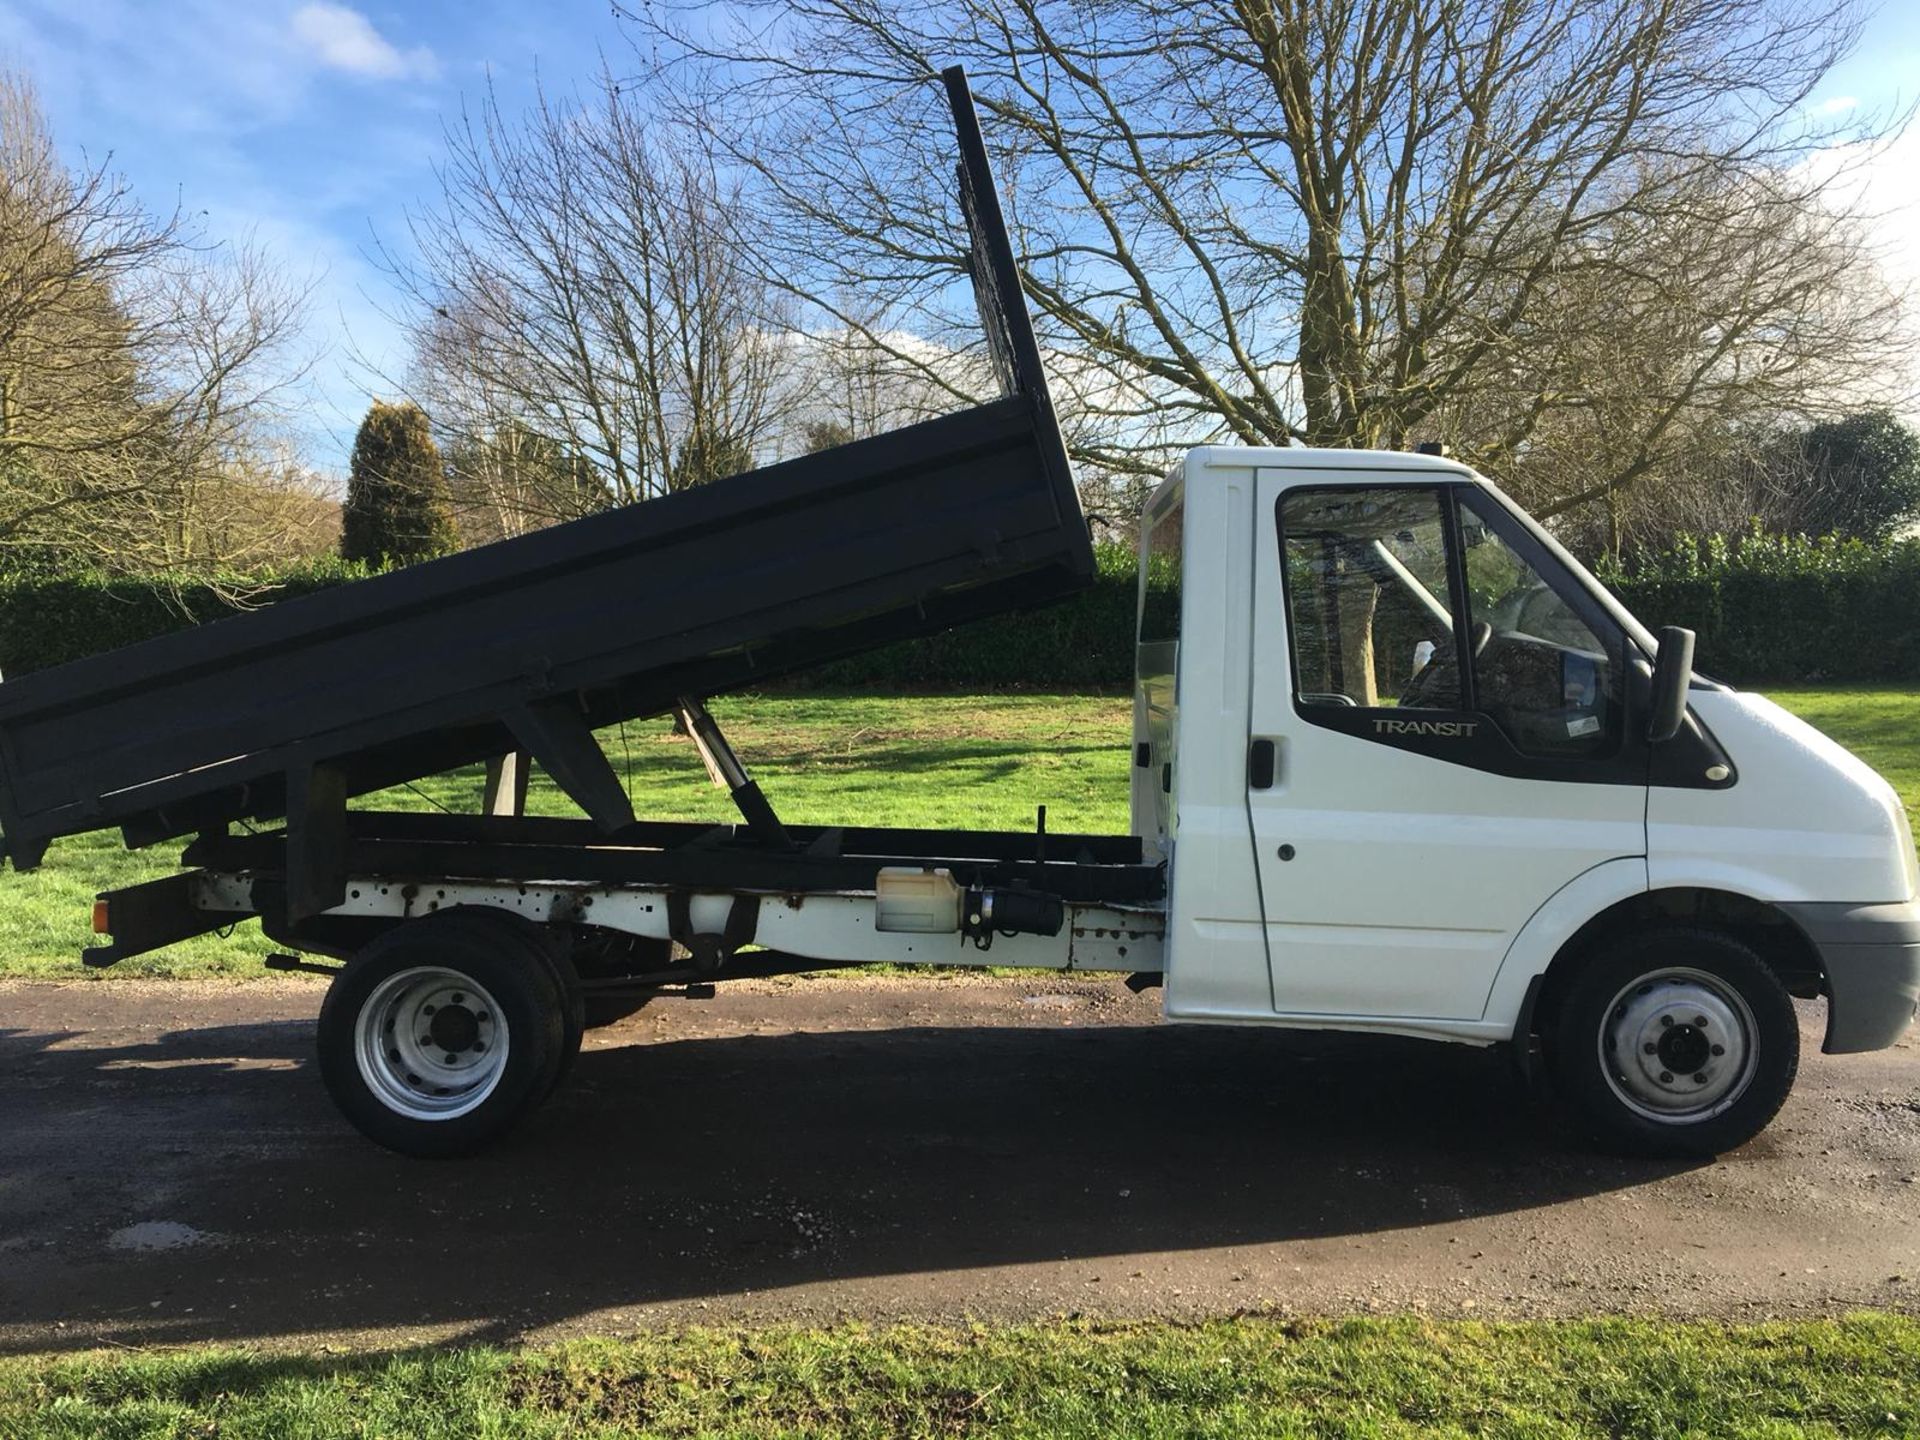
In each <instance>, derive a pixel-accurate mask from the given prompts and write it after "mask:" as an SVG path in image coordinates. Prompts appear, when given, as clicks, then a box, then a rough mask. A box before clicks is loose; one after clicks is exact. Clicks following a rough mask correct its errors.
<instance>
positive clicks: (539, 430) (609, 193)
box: [388, 81, 792, 534]
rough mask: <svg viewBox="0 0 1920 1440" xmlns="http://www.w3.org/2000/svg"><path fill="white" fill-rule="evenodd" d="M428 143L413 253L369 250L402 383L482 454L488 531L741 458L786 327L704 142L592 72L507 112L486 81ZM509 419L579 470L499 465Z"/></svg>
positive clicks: (782, 379) (780, 356)
mask: <svg viewBox="0 0 1920 1440" xmlns="http://www.w3.org/2000/svg"><path fill="white" fill-rule="evenodd" d="M447 143H448V155H447V159H446V162H445V164H444V165H443V167H442V171H441V194H440V198H439V201H438V203H437V204H436V205H435V206H434V207H432V208H431V209H429V210H427V211H425V212H424V213H421V214H419V215H417V216H415V217H414V219H413V222H412V240H413V248H414V250H415V252H416V253H417V255H418V257H419V258H418V260H417V262H413V261H402V260H400V259H398V258H396V257H393V256H389V261H388V263H389V268H390V270H391V271H392V273H393V274H394V275H395V277H396V279H397V280H398V282H399V284H400V287H401V290H402V293H403V294H404V296H405V297H406V301H407V304H408V311H409V313H408V321H409V323H410V325H411V327H412V332H413V340H414V372H413V378H412V381H411V386H410V388H411V389H412V390H413V392H414V394H415V395H416V397H417V398H418V399H419V400H420V402H421V403H422V404H423V405H424V406H425V407H426V408H427V409H428V411H429V413H430V414H432V416H433V417H434V421H435V424H436V426H437V427H438V428H439V429H440V430H441V431H442V433H443V434H445V435H447V436H448V437H449V439H448V448H449V450H450V451H452V452H453V453H455V454H456V456H458V455H461V454H465V455H468V456H476V457H485V458H486V459H487V460H488V462H489V463H492V464H493V465H494V467H495V468H494V470H493V472H492V473H491V474H477V475H475V476H469V477H466V480H465V482H464V483H466V484H467V485H468V486H469V487H471V486H473V485H478V486H479V487H480V488H481V489H482V490H490V492H491V494H492V495H493V500H492V501H491V502H490V503H492V504H493V506H494V508H495V510H496V512H499V513H498V523H499V525H500V527H501V529H502V531H503V533H508V534H511V533H515V531H516V530H517V529H520V528H525V527H526V526H528V525H534V524H543V523H548V522H550V521H551V520H553V519H558V518H565V517H566V515H567V513H569V510H570V508H571V507H573V506H576V505H579V504H582V503H588V504H591V503H603V502H604V501H607V500H610V501H612V502H613V503H619V504H625V503H629V502H631V501H634V500H640V499H645V498H647V497H649V496H653V495H660V494H665V493H667V492H668V491H671V490H677V489H682V488H685V487H686V486H689V485H695V484H700V483H702V482H704V481H706V480H710V479H713V478H715V477H716V476H718V475H722V474H727V473H730V472H731V471H733V470H736V469H740V468H744V467H745V466H746V465H748V464H751V463H752V461H753V459H754V457H755V456H756V455H757V454H758V453H759V452H760V451H761V450H762V449H763V448H764V447H766V446H768V445H769V444H770V443H771V442H772V439H773V437H774V436H775V435H776V434H777V433H778V431H779V429H780V426H781V423H782V421H783V419H784V416H785V412H786V409H787V407H788V406H789V405H790V404H791V403H792V387H791V385H790V384H789V383H788V382H787V371H788V368H789V366H790V363H791V347H790V346H789V345H788V344H787V343H786V339H787V337H786V331H787V329H788V326H787V321H786V317H785V315H784V314H783V311H782V306H781V304H780V303H779V300H778V297H777V296H776V295H775V294H774V293H772V292H771V291H769V290H768V289H767V288H766V287H764V286H762V285H760V284H759V283H758V282H757V281H756V280H755V278H754V277H753V276H752V274H751V273H750V272H749V271H748V270H747V269H746V267H744V266H743V265H742V264H741V263H740V259H739V255H740V247H741V245H742V244H743V243H744V240H743V237H742V235H741V234H740V233H739V230H738V227H739V223H740V216H739V214H738V213H737V207H736V205H735V202H734V196H733V193H732V190H731V189H730V187H729V185H728V183H727V182H726V181H725V180H724V179H723V177H722V176H721V174H720V173H719V172H718V170H717V169H716V168H715V166H714V165H713V164H712V163H711V161H710V160H709V159H708V158H707V157H705V156H703V155H702V154H700V153H699V151H698V150H697V149H695V148H694V147H692V146H691V145H689V144H687V143H686V142H685V140H684V137H680V138H676V137H675V136H673V135H672V134H671V133H670V132H669V130H668V129H667V128H666V127H664V126H653V125H650V124H649V123H648V122H647V121H646V119H645V118H644V117H643V116H642V115H641V114H640V112H639V110H638V108H637V107H636V106H635V105H634V104H633V103H631V101H630V99H629V97H627V96H626V95H624V94H623V93H622V91H621V90H620V88H619V87H618V86H617V85H615V84H613V83H612V82H611V81H605V82H603V83H602V84H601V85H600V86H599V87H598V88H597V89H596V90H595V91H594V92H593V93H592V94H591V96H590V97H589V98H588V99H586V100H584V101H581V102H578V103H565V104H563V103H559V102H556V101H553V100H551V99H549V98H547V97H545V96H543V97H542V98H541V100H540V102H539V103H538V105H537V106H536V107H535V109H534V110H533V111H532V112H531V113H530V114H528V115H527V116H525V117H524V118H523V119H522V120H520V121H517V122H516V121H513V120H510V119H509V118H507V117H505V116H503V115H502V114H501V112H500V110H499V107H498V104H497V102H496V101H495V99H494V98H493V97H492V96H491V95H489V96H488V97H487V98H486V100H485V102H484V103H483V105H482V107H481V109H480V112H479V115H478V118H477V119H472V118H469V119H468V120H466V121H465V122H464V123H462V124H461V125H459V126H458V127H456V128H453V129H452V130H450V131H449V134H448V137H447ZM528 437H537V439H538V441H539V442H540V443H541V444H543V445H546V446H548V447H550V448H551V449H552V450H553V451H554V453H560V452H564V453H565V454H566V455H567V456H570V457H574V458H575V459H576V460H577V461H578V462H579V463H581V464H584V465H585V466H587V467H589V468H590V470H591V472H592V474H593V475H594V476H595V477H597V478H596V480H595V482H594V483H593V484H591V485H581V484H577V483H574V481H575V480H576V479H577V478H578V477H577V475H576V474H575V472H574V471H573V470H572V469H571V468H569V467H570V466H571V465H572V464H573V463H574V461H573V460H570V461H569V462H568V465H567V466H561V467H559V468H558V469H556V468H554V467H552V466H544V467H536V469H534V470H529V469H528V468H527V467H526V466H524V465H520V464H518V462H517V461H510V463H506V464H504V465H502V464H501V463H500V462H501V461H502V459H503V456H506V455H508V454H509V453H510V452H511V449H512V445H513V444H514V443H517V441H518V440H524V439H526V438H528ZM503 440H504V441H505V442H507V445H508V450H507V451H505V452H503V450H502V448H501V445H502V442H503ZM554 479H558V480H560V481H561V482H562V483H561V484H560V485H559V487H558V489H557V490H556V489H554V488H553V487H552V486H549V485H547V484H546V483H545V481H547V480H554ZM460 483H461V482H457V483H456V488H460ZM508 511H513V512H515V513H513V514H511V515H510V514H507V513H506V512H508Z"/></svg>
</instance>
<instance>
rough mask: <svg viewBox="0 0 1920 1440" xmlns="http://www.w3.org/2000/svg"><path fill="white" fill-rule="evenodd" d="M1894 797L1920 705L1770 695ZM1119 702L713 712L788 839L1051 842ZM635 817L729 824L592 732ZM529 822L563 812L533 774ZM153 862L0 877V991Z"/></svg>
mask: <svg viewBox="0 0 1920 1440" xmlns="http://www.w3.org/2000/svg"><path fill="white" fill-rule="evenodd" d="M1768 693H1769V694H1771V695H1772V697H1773V698H1774V699H1775V700H1778V701H1779V702H1780V703H1781V704H1783V705H1785V706H1786V707H1787V708H1788V709H1790V710H1793V711H1795V712H1796V713H1798V714H1800V715H1803V716H1805V717H1806V718H1807V719H1808V720H1810V721H1812V722H1813V723H1814V724H1815V725H1818V726H1820V728H1822V729H1823V730H1825V731H1827V732H1828V733H1829V734H1831V735H1833V736H1834V737H1835V738H1836V739H1838V740H1839V741H1841V743H1843V744H1845V745H1847V746H1849V747H1850V748H1852V749H1853V750H1855V751H1856V752H1858V753H1859V754H1860V755H1861V756H1862V757H1863V758H1865V759H1866V760H1867V761H1868V762H1870V763H1871V764H1872V765H1874V766H1875V767H1876V768H1877V769H1879V770H1880V772H1881V773H1882V774H1884V775H1886V776H1887V778H1888V779H1890V780H1891V781H1892V782H1893V784H1894V786H1895V788H1896V789H1898V790H1899V791H1900V793H1901V795H1902V797H1903V798H1904V799H1905V801H1906V804H1907V808H1908V810H1909V812H1911V813H1912V814H1913V815H1914V817H1915V826H1916V828H1917V829H1920V693H1917V692H1915V691H1912V690H1875V689H1842V690H1781V691H1771V692H1768ZM1130 703H1131V702H1130V701H1129V700H1127V699H1126V698H1125V697H1116V696H1112V695H991V696H971V695H963V696H926V695H915V696H875V695H844V696H747V697H735V698H729V699H722V700H718V701H716V702H715V703H714V707H713V708H714V712H715V714H716V715H718V716H719V718H720V720H721V723H722V724H723V725H724V726H725V727H726V729H727V732H728V734H729V735H730V736H731V737H732V739H733V741H734V743H735V745H736V747H737V748H738V749H739V750H740V752H741V754H742V755H744V756H745V757H746V758H747V760H748V763H749V765H750V766H751V767H752V769H753V771H754V774H755V776H756V777H757V778H758V779H759V780H760V782H761V784H762V786H763V787H764V788H765V789H766V791H767V793H768V794H769V795H770V796H771V797H772V798H773V800H774V803H775V804H776V805H777V806H778V807H779V809H780V812H781V814H782V815H784V816H785V817H787V818H788V819H790V820H793V821H796V822H798V823H801V824H841V823H853V824H862V825H917V826H927V827H943V828H944V827H955V828H971V829H1016V830H1018V829H1026V828H1028V827H1030V826H1031V825H1032V824H1033V820H1034V807H1035V805H1038V804H1044V805H1046V806H1047V807H1048V816H1047V823H1048V825H1049V827H1050V828H1051V829H1052V830H1054V831H1056V832H1064V831H1075V830H1077V831H1083V832H1085V831H1091V832H1111V831H1124V830H1125V829H1126V828H1127V825H1128V818H1127V783H1128V768H1127V761H1128V753H1127V752H1128V745H1129V740H1130V728H1131V721H1130ZM601 739H602V743H603V744H604V746H605V748H606V751H607V754H608V755H609V756H610V757H611V759H612V761H613V763H614V766H615V768H616V769H618V770H620V771H621V772H622V773H623V774H624V775H625V776H626V778H627V781H628V787H629V789H630V790H631V792H632V793H633V795H634V796H635V797H636V808H637V809H638V810H639V811H640V813H641V814H643V815H646V816H649V817H651V818H656V819H667V820H712V821H731V820H733V819H736V818H737V817H736V815H735V813H734V811H733V809H732V807H731V805H730V804H729V802H728V800H727V798H726V796H725V795H724V794H723V793H722V792H720V791H718V790H716V789H715V788H714V787H713V786H712V785H711V784H710V783H709V782H708V780H707V777H706V772H705V771H704V770H703V769H701V767H700V764H699V761H698V759H697V758H696V756H695V754H694V752H693V748H692V746H691V744H689V742H688V741H687V740H686V739H684V738H682V737H676V736H675V735H673V733H672V731H671V729H670V727H669V726H668V725H667V724H666V723H665V722H664V721H648V722H644V723H635V724H632V725H628V726H625V727H622V728H616V729H613V730H609V731H605V732H603V734H602V736H601ZM481 784H482V781H481V774H480V771H479V769H478V768H470V769H466V770H458V771H453V772H451V773H449V774H446V775H439V776H435V777H433V778H431V779H429V780H426V781H422V782H421V783H420V784H419V785H417V786H409V787H403V788H401V789H398V790H392V791H388V792H386V793H384V794H382V795H378V796H369V797H367V798H366V799H365V800H364V801H362V802H359V803H361V804H363V805H365V806H368V807H370V808H377V807H383V808H393V809H413V810H419V809H429V808H435V807H438V808H444V809H448V810H467V811H471V810H474V809H476V808H478V805H479V800H480V791H481ZM528 809H529V810H530V811H532V812H533V813H534V814H549V815H557V814H569V813H573V811H572V806H571V804H570V802H569V801H568V800H567V799H566V797H565V796H563V795H561V794H560V792H559V791H558V790H556V789H554V788H553V786H552V785H551V784H550V783H549V782H548V781H547V780H546V779H545V777H544V776H541V775H538V774H536V776H535V779H534V785H533V788H532V791H531V792H530V794H529V796H528ZM174 864H175V858H174V853H173V852H172V851H171V850H170V849H168V848H167V847H165V846H161V847H157V848H155V849H153V850H148V851H142V852H137V853H129V852H128V851H126V850H124V849H122V848H121V847H120V843H119V838H118V835H117V834H116V833H109V834H99V835H83V836H77V837H74V838H72V839H68V840H63V841H60V842H58V843H57V844H55V845H54V847H53V849H52V850H51V851H50V852H49V854H48V856H47V861H46V863H45V865H43V866H42V867H41V868H40V869H39V870H37V871H34V872H33V873H31V874H27V875H11V874H9V875H6V876H4V877H0V977H8V976H11V977H31V978H43V979H55V978H59V979H77V978H80V977H82V976H85V975H88V974H92V973H95V972H89V971H85V970H83V969H82V968H81V967H80V965H79V964H78V963H77V956H78V954H79V951H80V948H81V947H82V946H83V945H85V944H86V943H87V941H88V939H89V936H88V934H87V925H88V920H89V915H90V912H91V908H92V902H93V896H94V894H95V892H97V891H100V890H109V889H117V888H119V887H121V886H126V885H132V884H137V883H138V882H140V881H142V880H148V879H154V878H157V877H159V876H161V875H165V874H167V873H169V872H170V871H171V870H172V869H173V868H174ZM273 948H274V947H273V946H272V945H271V944H270V943H269V942H268V941H267V939H266V937H265V936H263V935H261V934H260V933H259V927H258V926H257V925H254V924H252V923H251V922H250V923H248V924H246V925H243V926H242V927H240V929H239V930H238V931H237V932H236V933H235V934H233V935H232V936H231V937H227V938H221V937H217V936H205V937H202V938H201V939H198V940H193V941H188V942H186V943H184V944H181V945H175V946H172V947H170V948H169V949H166V950H163V951H160V952H159V953H157V954H154V955H147V956H141V957H138V958H136V959H134V960H130V961H126V962H123V963H122V964H120V965H117V966H115V967H114V968H113V969H112V970H111V971H107V972H104V973H106V974H107V975H109V976H120V977H146V978H152V977H185V978H195V977H198V978H235V979H249V978H254V977H257V976H260V975H263V974H266V973H268V972H266V971H264V970H263V969H262V968H261V966H260V963H259V962H260V958H261V957H262V956H264V955H266V954H267V953H268V952H269V951H270V950H272V949H273Z"/></svg>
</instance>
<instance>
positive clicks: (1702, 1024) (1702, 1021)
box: [1693, 1015, 1707, 1030]
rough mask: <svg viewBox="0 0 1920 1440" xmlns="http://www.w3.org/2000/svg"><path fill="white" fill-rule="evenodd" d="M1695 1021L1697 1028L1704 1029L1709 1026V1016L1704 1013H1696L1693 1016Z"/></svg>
mask: <svg viewBox="0 0 1920 1440" xmlns="http://www.w3.org/2000/svg"><path fill="white" fill-rule="evenodd" d="M1693 1023H1694V1026H1695V1028H1696V1029H1700V1030H1704V1029H1706V1028H1707V1017H1706V1016H1704V1015H1696V1016H1694V1017H1693Z"/></svg>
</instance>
